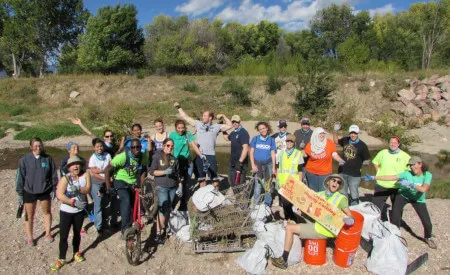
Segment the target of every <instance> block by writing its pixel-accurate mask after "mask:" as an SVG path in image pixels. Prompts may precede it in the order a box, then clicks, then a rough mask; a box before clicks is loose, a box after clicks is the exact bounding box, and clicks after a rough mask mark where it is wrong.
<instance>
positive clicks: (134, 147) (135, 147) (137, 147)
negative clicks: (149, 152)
mask: <svg viewBox="0 0 450 275" xmlns="http://www.w3.org/2000/svg"><path fill="white" fill-rule="evenodd" d="M130 148H131V149H141V148H142V146H141V145H137V146H130Z"/></svg>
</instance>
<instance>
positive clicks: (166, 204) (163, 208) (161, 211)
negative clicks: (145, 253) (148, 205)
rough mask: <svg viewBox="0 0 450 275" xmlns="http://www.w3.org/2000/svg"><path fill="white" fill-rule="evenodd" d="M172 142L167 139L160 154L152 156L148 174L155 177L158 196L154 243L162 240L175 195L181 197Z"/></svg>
mask: <svg viewBox="0 0 450 275" xmlns="http://www.w3.org/2000/svg"><path fill="white" fill-rule="evenodd" d="M174 145H175V144H174V142H173V140H172V139H170V138H167V139H165V140H164V142H163V148H162V150H161V151H160V152H157V153H156V154H155V155H153V159H152V164H151V165H150V174H151V175H152V176H154V177H155V187H156V194H157V195H158V219H157V221H156V242H158V243H161V242H162V241H163V240H164V236H165V233H166V232H165V230H166V224H167V221H168V218H169V214H170V211H171V210H172V209H173V206H174V201H175V195H177V196H179V197H181V196H182V195H183V193H182V192H183V191H182V185H181V182H180V181H179V178H178V161H177V159H176V158H175V157H174V156H173V154H172V152H173V148H174Z"/></svg>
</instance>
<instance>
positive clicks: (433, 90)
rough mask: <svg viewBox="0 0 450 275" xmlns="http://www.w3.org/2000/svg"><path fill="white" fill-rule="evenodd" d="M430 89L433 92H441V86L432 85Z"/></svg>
mask: <svg viewBox="0 0 450 275" xmlns="http://www.w3.org/2000/svg"><path fill="white" fill-rule="evenodd" d="M430 91H432V92H439V93H440V92H441V88H439V87H436V86H431V87H430Z"/></svg>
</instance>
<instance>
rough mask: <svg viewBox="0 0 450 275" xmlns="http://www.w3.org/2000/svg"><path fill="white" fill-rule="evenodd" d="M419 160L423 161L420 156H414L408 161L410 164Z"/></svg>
mask: <svg viewBox="0 0 450 275" xmlns="http://www.w3.org/2000/svg"><path fill="white" fill-rule="evenodd" d="M418 162H420V163H422V159H421V158H420V157H419V156H412V157H411V158H410V159H409V161H408V165H413V164H416V163H418Z"/></svg>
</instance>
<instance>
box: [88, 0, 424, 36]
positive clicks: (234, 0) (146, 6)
mask: <svg viewBox="0 0 450 275" xmlns="http://www.w3.org/2000/svg"><path fill="white" fill-rule="evenodd" d="M424 1H425V2H426V1H427V0H423V1H422V2H424ZM415 2H418V1H417V0H415V1H414V0H395V1H392V0H178V1H177V0H134V1H130V0H85V1H84V5H85V7H86V8H87V9H88V10H89V11H90V12H91V13H92V14H96V13H97V10H98V8H100V7H103V6H110V5H117V4H122V5H123V4H134V5H135V6H136V8H137V10H138V16H137V17H138V21H139V25H140V26H142V27H145V25H147V24H151V23H152V19H153V17H155V16H157V15H159V14H165V15H169V16H173V17H178V16H181V15H183V14H186V15H188V16H189V18H190V19H195V18H205V17H207V18H209V19H211V20H212V19H215V18H218V19H221V20H223V21H224V22H230V21H238V22H239V23H241V24H250V23H255V24H257V23H258V22H260V21H262V20H269V21H271V22H277V23H278V24H279V26H280V27H282V28H284V29H286V30H288V31H296V30H301V29H305V28H308V22H309V20H310V19H311V18H312V16H314V14H315V13H316V11H317V10H319V9H321V8H325V7H328V6H330V5H331V4H333V3H335V4H342V3H348V4H349V5H350V6H352V8H353V10H354V11H355V12H357V11H359V10H369V11H370V14H371V15H374V14H375V13H379V14H385V13H388V12H393V13H396V12H399V11H402V10H407V9H408V8H409V6H410V5H411V4H412V3H415Z"/></svg>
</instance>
